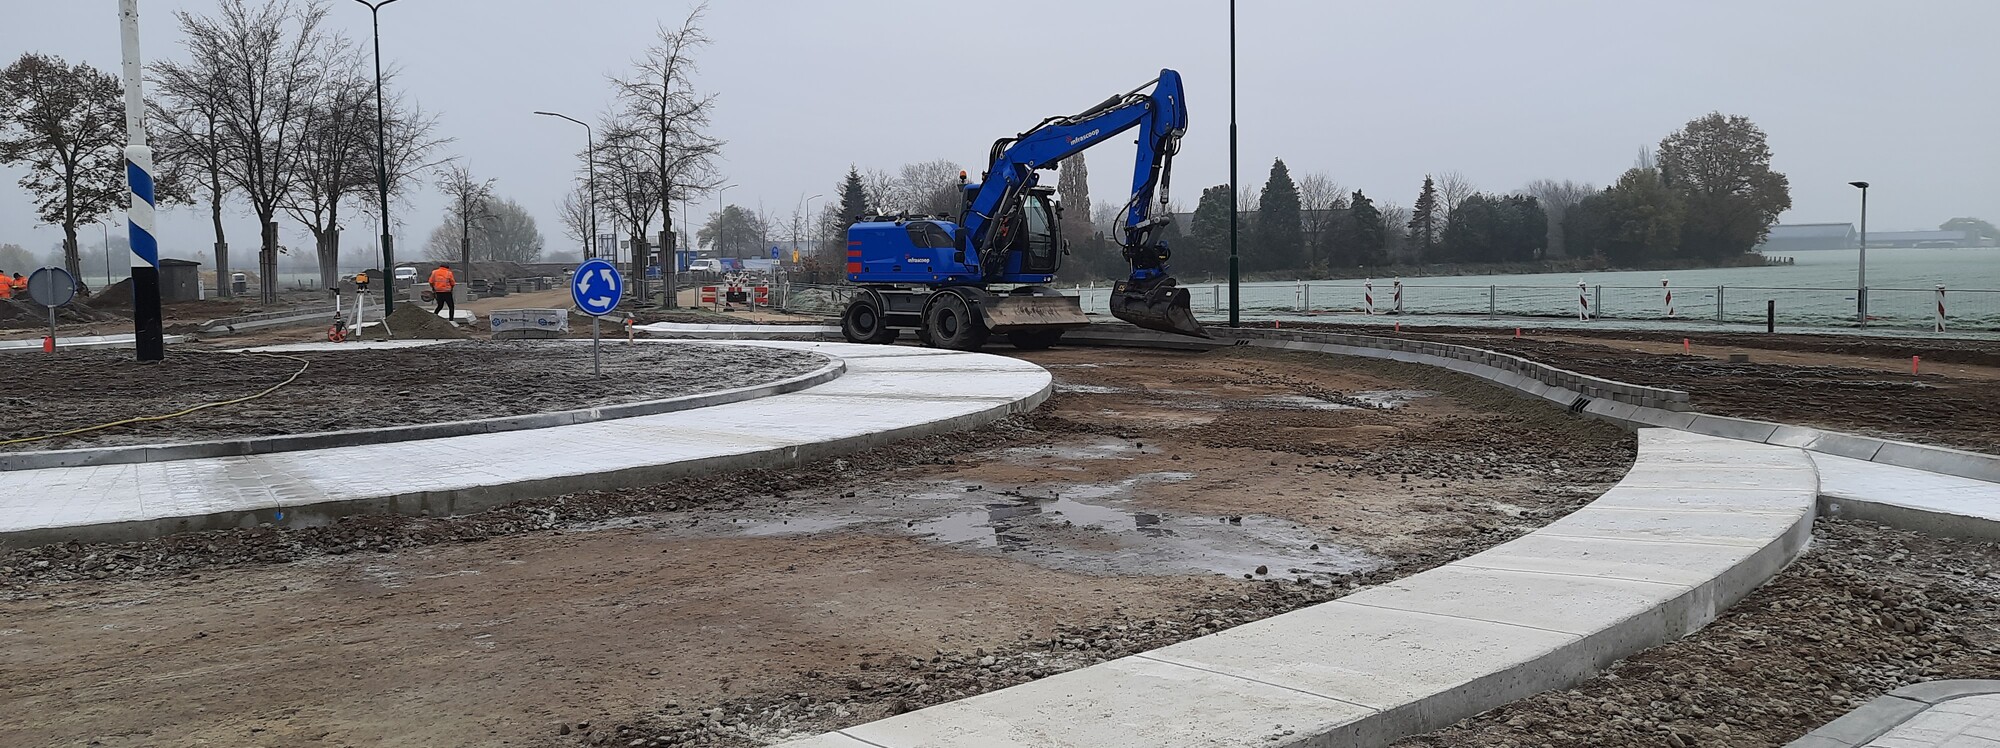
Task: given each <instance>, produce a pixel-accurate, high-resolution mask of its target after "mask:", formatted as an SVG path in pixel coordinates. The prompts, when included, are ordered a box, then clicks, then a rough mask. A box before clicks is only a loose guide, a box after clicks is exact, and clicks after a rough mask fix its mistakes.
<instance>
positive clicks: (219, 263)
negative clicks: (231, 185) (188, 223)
mask: <svg viewBox="0 0 2000 748" xmlns="http://www.w3.org/2000/svg"><path fill="white" fill-rule="evenodd" d="M212 186H215V188H216V189H215V191H214V192H211V193H209V194H210V195H212V196H213V197H211V198H210V199H209V201H208V218H209V220H210V221H212V222H214V223H215V293H216V296H217V297H218V298H224V299H227V298H229V297H231V296H234V295H235V294H236V288H235V285H236V284H234V283H231V282H230V280H229V242H228V241H227V240H225V239H224V238H223V236H222V188H221V187H220V186H219V185H214V184H213V183H212Z"/></svg>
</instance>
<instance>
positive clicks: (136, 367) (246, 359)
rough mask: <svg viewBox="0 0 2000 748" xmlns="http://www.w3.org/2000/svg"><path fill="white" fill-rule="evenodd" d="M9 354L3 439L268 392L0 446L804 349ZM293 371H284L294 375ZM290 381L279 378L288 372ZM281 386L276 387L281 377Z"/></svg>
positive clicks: (469, 400)
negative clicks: (599, 368) (596, 354)
mask: <svg viewBox="0 0 2000 748" xmlns="http://www.w3.org/2000/svg"><path fill="white" fill-rule="evenodd" d="M171 353H172V355H169V356H167V357H166V358H165V360H162V361H159V362H151V363H141V362H139V361H137V360H135V359H134V357H133V355H132V353H131V351H124V350H109V349H95V350H61V351H58V352H56V353H53V354H41V353H18V354H10V355H11V357H10V358H8V359H6V364H7V365H6V366H5V367H0V405H4V407H5V408H6V411H7V413H8V416H9V417H8V418H7V420H6V422H5V424H4V425H0V441H8V440H13V439H20V438H25V437H32V436H40V435H44V434H57V433H61V432H65V431H69V430H72V429H81V428H85V427H89V426H95V425H98V424H104V423H110V422H114V421H121V420H124V419H129V418H133V417H135V416H152V415H166V414H171V413H176V412H180V411H182V410H185V409H187V408H192V407H195V406H197V405H201V404H203V403H211V402H219V401H227V400H235V399H238V398H244V397H251V396H255V395H258V393H260V392H264V391H265V390H267V389H270V388H272V387H274V386H276V387H277V389H275V390H273V391H271V392H270V393H269V394H265V395H262V396H261V397H256V399H254V400H250V401H247V402H243V403H239V404H235V405H228V406H223V407H216V408H210V409H205V410H201V411H197V412H194V413H190V414H187V415H184V416H180V417H176V418H170V419H167V420H161V421H150V422H143V423H134V424H129V425H124V426H118V427H115V428H108V429H103V430H97V431H91V432H87V433H82V434H77V435H74V436H63V437H57V438H52V439H41V440H36V441H29V442H19V443H14V444H0V451H22V450H44V449H67V448H75V447H93V446H113V445H125V444H157V443H174V442H189V441H208V440H218V439H234V438H244V437H254V436H271V435H277V434H299V433H307V432H314V431H338V430H345V429H359V428H374V427H380V426H400V425H408V424H424V423H441V422H445V421H462V420H470V419H476V418H494V417H500V416H512V415H522V414H526V413H537V412H547V411H558V410H572V409H577V408H587V407H592V406H601V405H612V404H618V403H627V402H638V401H642V400H656V399H660V398H667V397H674V396H677V395H687V394H693V393H697V392H706V391H712V390H720V389H727V388H731V387H741V386H746V385H752V384H760V383H763V382H770V381H775V380H779V379H784V378H787V377H792V376H796V375H799V374H804V373H806V372H809V371H812V370H814V369H817V368H819V367H821V366H823V365H825V364H826V359H825V358H824V357H821V356H818V355H815V354H811V353H804V352H799V351H787V350H779V349H772V348H751V347H743V346H721V345H709V344H698V343H686V344H681V343H676V344H657V345H656V344H645V345H627V344H623V343H622V341H621V342H620V343H619V344H616V345H606V346H603V351H602V362H603V372H604V373H603V376H597V375H595V374H593V369H592V363H591V347H590V346H588V345H578V344H574V343H569V342H564V341H527V340H523V341H462V342H448V343H441V344H437V345H432V346H425V347H421V348H394V349H361V348H359V346H357V347H356V349H355V350H345V351H337V352H297V353H285V354H282V355H270V354H257V353H236V352H227V351H220V350H215V349H213V348H212V347H205V346H186V347H178V346H177V347H175V348H174V350H173V351H172V352H171ZM295 374H296V375H297V377H296V379H292V377H293V376H294V375H295ZM288 379H289V380H291V381H290V382H289V383H286V382H287V380H288ZM279 385H282V386H279Z"/></svg>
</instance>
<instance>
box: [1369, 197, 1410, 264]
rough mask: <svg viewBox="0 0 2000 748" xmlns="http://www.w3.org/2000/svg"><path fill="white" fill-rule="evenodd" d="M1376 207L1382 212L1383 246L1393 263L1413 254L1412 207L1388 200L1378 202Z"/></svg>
mask: <svg viewBox="0 0 2000 748" xmlns="http://www.w3.org/2000/svg"><path fill="white" fill-rule="evenodd" d="M1375 209H1376V210H1377V211H1378V212H1380V213H1381V214H1382V228H1383V229H1384V230H1385V233H1384V234H1383V242H1382V248H1383V250H1384V251H1385V252H1386V253H1387V255H1388V257H1389V261H1390V262H1392V263H1393V262H1397V261H1400V260H1402V259H1404V258H1405V257H1408V256H1409V255H1410V254H1411V252H1410V230H1409V228H1408V224H1409V222H1410V209H1409V208H1405V207H1403V206H1401V205H1397V204H1396V203H1393V202H1390V201H1386V200H1385V201H1382V202H1380V203H1376V204H1375Z"/></svg>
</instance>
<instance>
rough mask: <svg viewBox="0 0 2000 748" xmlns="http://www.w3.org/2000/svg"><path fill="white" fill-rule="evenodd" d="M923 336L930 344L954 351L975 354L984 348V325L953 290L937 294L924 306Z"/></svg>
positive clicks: (985, 330) (970, 306)
mask: <svg viewBox="0 0 2000 748" xmlns="http://www.w3.org/2000/svg"><path fill="white" fill-rule="evenodd" d="M923 326H924V327H923V329H924V334H925V335H927V336H929V337H930V343H931V345H934V346H937V347H939V348H949V349H951V350H954V351H976V350H979V349H980V347H981V346H984V345H986V336H987V335H988V331H987V329H986V323H984V322H982V321H980V319H979V315H978V314H976V313H974V312H973V311H972V305H971V304H967V303H966V302H965V297H964V296H962V295H959V294H958V293H957V292H955V291H939V292H937V293H935V294H932V295H931V300H930V303H928V304H925V305H924V321H923Z"/></svg>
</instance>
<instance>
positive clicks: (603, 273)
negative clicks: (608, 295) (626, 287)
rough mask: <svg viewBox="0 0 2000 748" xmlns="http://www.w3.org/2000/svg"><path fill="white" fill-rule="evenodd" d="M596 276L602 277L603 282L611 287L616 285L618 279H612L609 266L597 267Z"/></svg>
mask: <svg viewBox="0 0 2000 748" xmlns="http://www.w3.org/2000/svg"><path fill="white" fill-rule="evenodd" d="M597 277H599V278H603V279H604V284H605V285H607V286H610V287H612V288H617V287H618V281H616V280H613V279H612V277H611V268H598V269H597Z"/></svg>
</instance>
